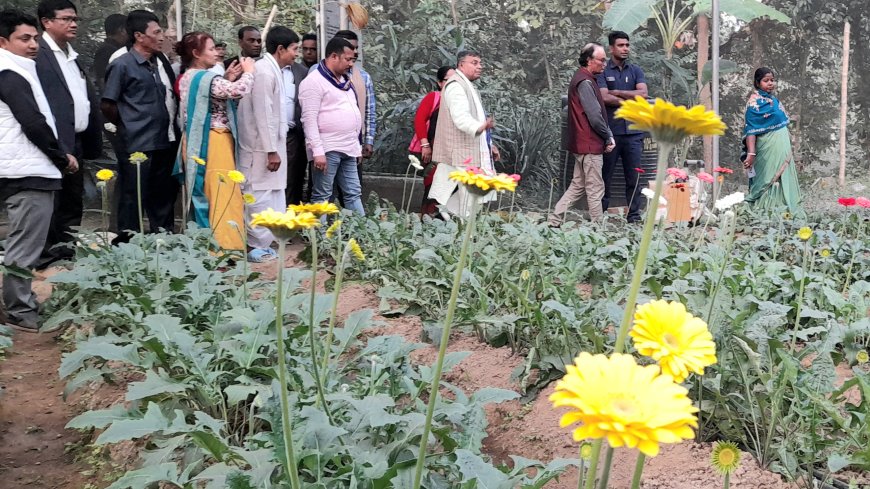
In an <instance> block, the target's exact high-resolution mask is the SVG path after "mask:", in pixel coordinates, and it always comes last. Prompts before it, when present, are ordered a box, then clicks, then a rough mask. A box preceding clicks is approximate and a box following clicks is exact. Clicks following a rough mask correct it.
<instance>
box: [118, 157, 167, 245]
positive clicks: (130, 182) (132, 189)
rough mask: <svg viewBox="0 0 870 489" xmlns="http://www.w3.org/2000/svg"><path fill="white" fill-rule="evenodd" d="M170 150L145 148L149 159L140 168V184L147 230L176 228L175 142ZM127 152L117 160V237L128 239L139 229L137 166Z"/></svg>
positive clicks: (122, 239) (121, 240)
mask: <svg viewBox="0 0 870 489" xmlns="http://www.w3.org/2000/svg"><path fill="white" fill-rule="evenodd" d="M173 146H174V147H172V148H169V149H161V150H157V151H146V152H145V156H147V157H148V159H147V160H146V161H145V162H143V163H142V164H141V166H140V168H139V171H140V173H141V186H142V213H143V220H144V218H145V217H147V218H148V222H149V226H148V227H147V228H146V231H147V232H151V233H157V232H160V231H161V230H166V231H169V232H174V231H175V200H176V198H177V197H178V189H179V183H178V180H177V179H176V178H175V177H173V176H172V168H173V167H174V166H175V156H176V154H177V144H174V145H173ZM129 158H130V154H129V153H127V154H126V155H125V157H124V158H123V159H122V160H121V161H118V185H117V187H116V188H117V190H116V192H117V193H118V194H119V198H118V231H119V234H118V239H117V240H116V241H117V242H127V241H129V240H130V238H131V237H132V235H133V233H135V232H138V231H139V207H138V202H139V200H138V196H137V190H136V166H135V165H133V164H132V163H130V159H129Z"/></svg>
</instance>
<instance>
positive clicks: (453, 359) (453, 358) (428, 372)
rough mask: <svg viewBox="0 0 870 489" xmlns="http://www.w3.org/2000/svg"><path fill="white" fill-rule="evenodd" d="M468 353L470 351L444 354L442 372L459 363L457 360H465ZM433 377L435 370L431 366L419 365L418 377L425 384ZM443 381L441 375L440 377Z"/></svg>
mask: <svg viewBox="0 0 870 489" xmlns="http://www.w3.org/2000/svg"><path fill="white" fill-rule="evenodd" d="M468 355H471V352H470V351H451V352H448V353H447V354H446V355H444V363H443V365H442V367H441V372H442V374H444V373H447V372H449V371H450V370H452V369H453V367H455V366H457V365H459V362H461V361H463V360H465V359H466V358H467V357H468ZM434 377H435V371H434V368H433V367H430V366H427V365H420V379H421V380H423V382H426V383H427V384H431V383H432V379H433V378H434ZM442 382H443V377H442Z"/></svg>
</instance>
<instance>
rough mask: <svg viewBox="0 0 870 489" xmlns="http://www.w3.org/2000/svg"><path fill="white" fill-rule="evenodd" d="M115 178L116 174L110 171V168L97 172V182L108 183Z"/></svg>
mask: <svg viewBox="0 0 870 489" xmlns="http://www.w3.org/2000/svg"><path fill="white" fill-rule="evenodd" d="M113 178H115V172H113V171H112V170H109V169H108V168H103V169H102V170H100V171H98V172H97V180H99V181H101V182H107V181H109V180H111V179H113Z"/></svg>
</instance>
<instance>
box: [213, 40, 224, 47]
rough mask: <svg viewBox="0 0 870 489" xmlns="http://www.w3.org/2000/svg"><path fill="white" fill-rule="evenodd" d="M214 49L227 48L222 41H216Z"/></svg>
mask: <svg viewBox="0 0 870 489" xmlns="http://www.w3.org/2000/svg"><path fill="white" fill-rule="evenodd" d="M214 47H216V48H225V47H227V43H225V42H223V41H217V42H215V43H214Z"/></svg>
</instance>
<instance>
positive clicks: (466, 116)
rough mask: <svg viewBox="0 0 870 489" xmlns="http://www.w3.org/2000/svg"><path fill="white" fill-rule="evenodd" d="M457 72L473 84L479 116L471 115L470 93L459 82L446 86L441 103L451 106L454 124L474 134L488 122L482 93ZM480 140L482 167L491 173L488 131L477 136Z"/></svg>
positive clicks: (458, 73)
mask: <svg viewBox="0 0 870 489" xmlns="http://www.w3.org/2000/svg"><path fill="white" fill-rule="evenodd" d="M456 74H457V75H458V76H460V77H461V78H464V79H465V80H466V81H468V83H469V84H470V85H472V92H471V98H472V100H474V105H475V109H476V110H475V112H477V117H476V118H475V117H474V116H473V115H471V107H469V106H468V95H467V94H466V93H465V89H464V88H463V86H462V85H460V84H459V83H455V82H454V83H450V84H448V85H447V87H445V88H444V91H443V93H442V94H441V103H442V104H447V106H448V107H450V116H451V117H452V118H453V124H455V125H456V128H457V129H459V130H460V131H462V132H464V133H466V134H469V135H472V136H474V135H475V134H477V130H478V129H480V126H481V125H483V123H484V122H486V112H485V111H484V110H483V103H482V102H481V100H480V94H479V93H478V92H477V89H475V88H474V85H473V84H472V83H471V81H470V80H468V78H466V77H465V75H463V74H462V72H461V71H458V70H457V71H456ZM477 137H478V140H479V141H480V167H481V168H483V169H484V170H487V171H488V172H489V173H492V172H493V171H494V169H493V165H492V154H491V153H490V149H489V143H488V142H487V140H486V133H485V132H484V133H482V134H480V135H478V136H477Z"/></svg>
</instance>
